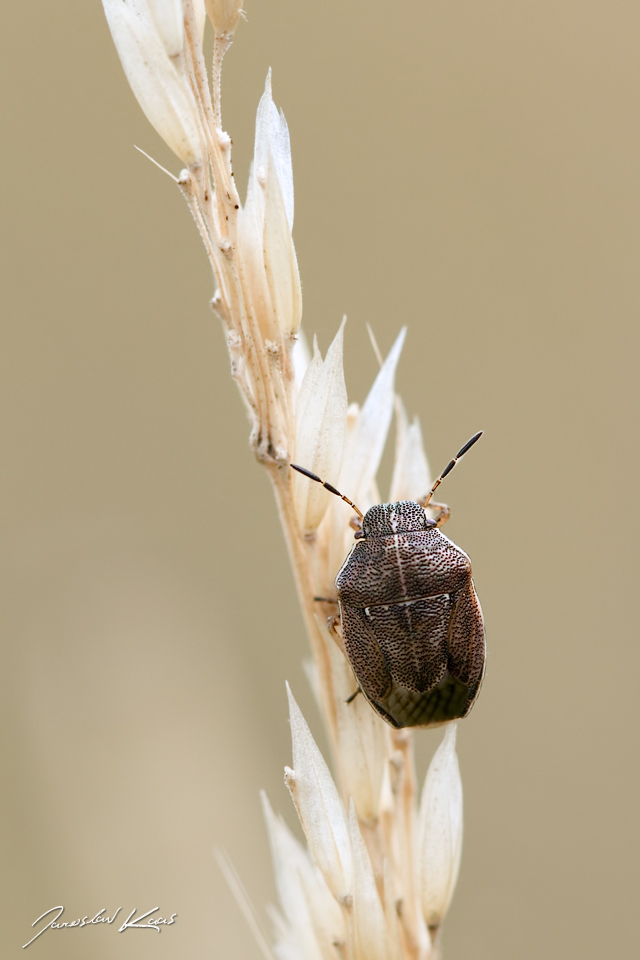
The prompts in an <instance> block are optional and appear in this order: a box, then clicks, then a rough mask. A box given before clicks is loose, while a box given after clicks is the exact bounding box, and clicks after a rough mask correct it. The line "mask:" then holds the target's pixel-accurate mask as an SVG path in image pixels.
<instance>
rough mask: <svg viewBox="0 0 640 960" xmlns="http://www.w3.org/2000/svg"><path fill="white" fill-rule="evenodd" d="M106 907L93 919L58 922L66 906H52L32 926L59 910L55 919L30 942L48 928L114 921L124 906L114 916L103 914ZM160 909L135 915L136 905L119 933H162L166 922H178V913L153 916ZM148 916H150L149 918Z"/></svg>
mask: <svg viewBox="0 0 640 960" xmlns="http://www.w3.org/2000/svg"><path fill="white" fill-rule="evenodd" d="M106 909H107V908H106V907H103V908H102V910H98V912H97V913H96V914H95V916H94V917H92V918H91V919H89V917H88V916H85V917H83V918H82V920H80V918H78V919H77V920H65V921H64V922H63V923H58V921H59V920H60V917H61V916H62V914H63V913H64V907H60V906H58V907H51V909H50V910H47V911H46V913H43V914H42V915H41V916H39V917H38V919H37V920H34V921H33V923H32V924H31V926H32V927H35V926H36V924H37V923H40V921H41V920H44V918H45V917H48V916H49V914H50V913H56V910H57V911H58V912H57V914H56V916H55V917H54V918H53V920H50V921H49V923H47V925H46V926H44V927H43V928H42V930H40V931H38V933H36V935H35V937H32V938H31V940H29V943H33V941H34V940H37V939H38V937H41V936H42V934H43V933H44V932H45V931H46V930H62V929H63V927H88V926H90V925H91V924H98V923H113V921H114V920H115V918H116V917H117V916H118V914H119V913H120V911H121V910H122V907H118V909H117V910H116V912H115V913H114V915H113V916H112V917H107V916H104V917H103V916H102V914H103V913H105V911H106ZM159 909H160V907H152V908H151V910H147V912H146V913H143V914H142V916H140V917H134V914H135V912H136V910H137V907H134V908H133V910H132V911H131V913H130V914H129V916H128V917H127V919H126V920H125V921H124V923H123V924H122V926H121V927H118V933H123V932H124V931H125V930H155V931H156V932H157V933H162V931H161V929H160V927H161V925H162V924H164V925H165V926H167V927H170V926H171V924H172V923H175V922H176V917H177V916H178V914H177V913H172V914H171V919H170V920H165V919H164V918H163V917H152V916H151V914H152V913H156V911H157V910H159ZM147 917H148V918H149V919H148V920H147ZM143 920H146V921H147V922H146V923H142V921H143ZM29 943H23V945H22V949H23V950H24V948H25V947H28V946H29Z"/></svg>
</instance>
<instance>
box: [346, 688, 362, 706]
mask: <svg viewBox="0 0 640 960" xmlns="http://www.w3.org/2000/svg"><path fill="white" fill-rule="evenodd" d="M359 693H362V687H360V686H358V688H357V690H356V691H355V693H352V694H351V696H350V697H347V699H346V700H345V703H353V701H354V700H355V698H356V697H357V696H358V694H359Z"/></svg>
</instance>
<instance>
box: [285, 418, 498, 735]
mask: <svg viewBox="0 0 640 960" xmlns="http://www.w3.org/2000/svg"><path fill="white" fill-rule="evenodd" d="M481 436H482V431H480V432H479V433H476V434H475V435H474V436H473V437H472V438H471V439H470V440H469V441H468V443H465V445H464V446H463V447H462V448H461V449H460V450H459V451H458V453H457V454H456V456H455V457H454V458H453V460H451V461H450V462H449V463H448V464H447V466H446V467H445V469H444V470H443V471H442V473H441V474H440V476H439V477H438V479H437V480H436V481H435V483H434V484H433V486H432V487H431V490H430V491H429V493H428V494H427V495H426V496H425V497H424V498H423V499H422V500H420V501H413V500H403V501H401V502H400V503H379V504H377V505H376V506H373V507H371V508H370V509H369V510H367V512H366V514H364V516H363V514H362V512H361V511H360V510H359V509H358V507H357V506H356V505H355V504H354V503H353V502H352V501H351V500H349V498H348V497H345V496H344V494H342V493H340V491H339V490H336V488H335V487H332V486H331V484H329V483H325V482H324V480H321V479H320V477H317V476H316V475H315V474H314V473H310V472H309V471H308V470H305V469H304V467H299V466H297V465H296V464H293V463H292V464H291V466H292V467H293V469H294V470H298V471H299V472H300V473H303V474H304V475H305V476H306V477H309V479H310V480H315V481H317V482H318V483H322V484H323V486H324V487H326V489H327V490H329V492H330V493H334V494H335V495H336V496H338V497H341V498H342V499H343V500H345V501H346V502H347V503H348V504H349V505H350V506H351V507H353V509H354V510H355V511H356V513H357V514H358V517H359V518H360V523H359V524H358V527H359V529H357V530H356V534H355V538H356V540H357V541H358V542H357V543H356V544H355V545H354V547H353V549H352V550H351V552H350V553H349V555H348V556H347V558H346V560H345V561H344V563H343V565H342V567H341V569H340V572H339V573H338V575H337V577H336V590H337V595H338V605H339V608H340V621H341V626H342V639H343V642H344V650H345V653H346V656H347V659H348V660H349V663H350V664H351V667H352V669H353V672H354V674H355V677H356V680H357V681H358V684H359V689H360V690H361V691H362V692H363V694H364V695H365V697H366V698H367V700H368V701H369V703H370V704H371V706H372V707H373V708H374V710H376V711H377V712H378V713H379V714H380V716H381V717H383V718H384V719H385V720H386V721H387V722H388V723H390V724H391V725H392V726H393V727H429V726H434V725H436V724H439V723H446V722H447V721H448V720H455V719H457V718H459V717H465V716H466V715H467V714H468V713H469V711H470V709H471V707H472V706H473V703H474V701H475V699H476V697H477V695H478V691H479V689H480V684H481V682H482V676H483V673H484V661H485V638H484V623H483V620H482V610H481V609H480V603H479V601H478V597H477V596H476V592H475V589H474V586H473V580H472V579H471V562H470V560H469V557H468V556H467V554H466V553H465V552H464V551H463V550H461V549H460V547H457V546H456V545H455V543H452V541H451V540H449V538H448V537H445V536H444V534H443V533H441V532H440V529H439V527H440V526H442V524H443V523H445V522H446V520H448V519H449V515H450V511H449V508H448V507H447V506H446V504H441V503H435V502H433V501H432V497H433V494H434V493H435V491H436V490H437V488H438V487H439V486H440V484H441V483H442V481H443V480H444V478H445V477H446V476H447V474H448V473H450V472H451V471H452V470H453V468H454V467H455V465H456V463H457V462H458V460H459V459H460V458H461V457H462V456H464V454H465V453H466V452H467V450H469V449H470V447H472V446H473V444H474V443H475V442H476V441H477V440H479V439H480V437H481ZM427 506H430V507H432V508H436V509H437V510H438V513H437V515H436V517H435V518H434V519H431V518H429V517H427V516H426V514H425V508H426V507H427ZM356 692H357V691H356ZM354 696H355V694H354Z"/></svg>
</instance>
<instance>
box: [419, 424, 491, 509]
mask: <svg viewBox="0 0 640 960" xmlns="http://www.w3.org/2000/svg"><path fill="white" fill-rule="evenodd" d="M483 432H484V431H483V430H478V432H477V433H474V435H473V436H472V437H471V440H467V442H466V443H465V445H464V447H461V448H460V449H459V450H458V452H457V453H456V455H455V457H454V458H453V460H450V461H449V463H448V464H447V466H446V467H445V468H444V470H443V471H442V473H441V474H440V476H439V477H438V479H437V480H436V482H435V483H434V485H433V486H432V487H431V490H429V493H428V494H427V495H426V497H425V498H424V499H423V500H420V506H421V507H426V506H427V505H428V503H429V501H430V500H431V497H432V496H433V495H434V493H435V492H436V490H437V489H438V487H439V486H440V484H441V483H442V481H443V480H444V478H445V477H446V476H447V474H448V473H451V471H452V470H453V468H454V467H455V465H456V463H457V462H458V460H460V458H461V457H464V455H465V453H466V452H467V450H470V449H471V447H472V446H473V445H474V443H475V442H476V441H477V440H479V439H480V437H481V436H482V434H483Z"/></svg>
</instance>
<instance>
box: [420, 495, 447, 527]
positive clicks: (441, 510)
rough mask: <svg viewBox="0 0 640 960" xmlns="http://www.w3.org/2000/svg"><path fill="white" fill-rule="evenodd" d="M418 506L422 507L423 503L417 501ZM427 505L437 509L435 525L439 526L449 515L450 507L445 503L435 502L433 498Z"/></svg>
mask: <svg viewBox="0 0 640 960" xmlns="http://www.w3.org/2000/svg"><path fill="white" fill-rule="evenodd" d="M418 502H419V503H420V506H421V507H423V506H424V503H422V502H420V501H418ZM429 506H430V507H433V509H434V510H437V511H438V512H437V513H436V515H435V517H434V518H433V519H434V520H435V524H436V527H441V526H442V524H443V523H446V522H447V520H448V519H449V517H450V516H451V508H450V507H449V506H447V504H446V503H436V502H435V501H434V500H431V501H430V502H429Z"/></svg>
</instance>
